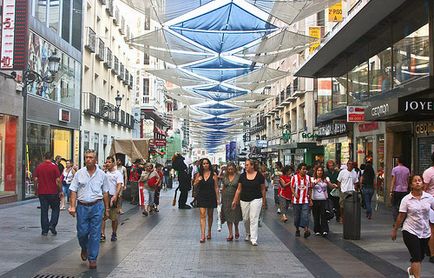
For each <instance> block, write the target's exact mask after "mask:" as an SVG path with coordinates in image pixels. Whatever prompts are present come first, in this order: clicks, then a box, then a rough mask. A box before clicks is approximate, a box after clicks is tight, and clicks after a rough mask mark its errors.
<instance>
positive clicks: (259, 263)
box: [109, 209, 313, 277]
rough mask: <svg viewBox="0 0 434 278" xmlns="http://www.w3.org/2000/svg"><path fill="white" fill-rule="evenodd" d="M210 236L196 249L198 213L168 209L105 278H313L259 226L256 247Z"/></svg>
mask: <svg viewBox="0 0 434 278" xmlns="http://www.w3.org/2000/svg"><path fill="white" fill-rule="evenodd" d="M224 228H225V227H224ZM241 231H243V228H241ZM213 232H214V234H213V238H212V240H209V241H207V242H206V243H204V244H200V243H199V239H200V230H199V211H198V210H197V209H194V210H184V211H179V210H177V209H171V210H170V212H169V213H164V218H163V219H162V221H161V222H160V223H159V224H158V225H157V226H156V227H155V228H154V229H153V230H152V231H151V232H150V233H149V234H148V235H147V236H146V237H145V238H144V239H143V240H142V241H141V242H140V244H138V246H137V247H136V248H134V250H132V251H131V253H130V254H129V255H128V256H127V257H126V258H125V259H124V260H123V261H122V262H121V263H120V264H119V266H118V267H117V268H115V269H114V270H113V272H112V273H111V274H110V275H109V277H241V276H243V277H313V276H312V275H311V274H310V272H309V271H307V269H306V268H305V267H304V266H303V264H302V263H301V262H300V261H299V260H298V259H297V258H296V257H295V256H294V255H293V254H292V253H291V252H289V250H288V249H287V248H286V247H285V246H284V245H283V244H282V243H281V241H280V240H279V239H278V238H277V237H276V236H275V235H274V234H273V233H272V231H271V230H270V229H268V228H267V227H265V226H264V227H262V228H260V234H259V239H258V243H259V246H257V247H254V246H252V245H251V244H250V243H248V242H245V241H244V240H243V237H242V238H240V240H237V241H233V242H226V236H227V232H226V230H224V231H222V232H220V233H218V232H217V231H216V223H214V227H213Z"/></svg>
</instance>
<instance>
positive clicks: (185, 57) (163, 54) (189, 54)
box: [129, 29, 214, 65]
mask: <svg viewBox="0 0 434 278" xmlns="http://www.w3.org/2000/svg"><path fill="white" fill-rule="evenodd" d="M129 43H130V44H131V45H132V46H134V47H136V48H137V49H139V50H142V51H143V52H145V53H147V54H148V55H150V56H153V57H156V58H159V59H161V60H163V61H165V62H168V63H171V64H174V65H182V64H187V63H192V62H196V61H200V60H203V59H206V58H209V57H211V56H213V55H214V54H212V53H210V52H208V51H206V50H204V49H203V48H200V47H198V46H195V45H194V44H192V43H190V42H187V41H186V40H184V39H182V38H180V37H178V36H176V35H174V34H172V32H171V31H168V30H166V29H159V30H156V31H153V32H150V33H146V34H144V35H141V36H139V37H135V38H133V39H131V40H130V41H129Z"/></svg>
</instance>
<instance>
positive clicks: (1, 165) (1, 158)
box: [0, 114, 18, 194]
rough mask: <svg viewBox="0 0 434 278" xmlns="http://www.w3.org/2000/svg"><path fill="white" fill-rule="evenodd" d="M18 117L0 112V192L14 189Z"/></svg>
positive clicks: (11, 191)
mask: <svg viewBox="0 0 434 278" xmlns="http://www.w3.org/2000/svg"><path fill="white" fill-rule="evenodd" d="M17 124H18V118H17V117H13V116H8V115H4V114H0V194H3V193H6V194H8V193H15V191H16V162H17Z"/></svg>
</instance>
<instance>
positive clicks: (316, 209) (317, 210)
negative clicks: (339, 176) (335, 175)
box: [311, 166, 337, 237]
mask: <svg viewBox="0 0 434 278" xmlns="http://www.w3.org/2000/svg"><path fill="white" fill-rule="evenodd" d="M312 187H313V188H312V195H311V196H312V202H313V206H312V214H313V223H314V224H313V231H314V232H315V235H317V236H320V235H322V236H323V237H326V236H327V235H328V233H329V224H328V221H327V214H326V208H327V207H326V205H327V202H328V193H327V188H328V187H330V188H337V185H336V184H332V183H331V182H330V179H329V177H327V176H326V175H325V173H324V167H323V166H317V167H316V168H315V170H314V172H313V178H312Z"/></svg>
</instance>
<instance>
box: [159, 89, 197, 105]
mask: <svg viewBox="0 0 434 278" xmlns="http://www.w3.org/2000/svg"><path fill="white" fill-rule="evenodd" d="M164 94H165V95H166V96H168V97H170V98H173V99H175V100H177V101H180V102H182V103H183V104H185V105H195V104H200V103H203V102H204V101H205V99H204V98H202V99H201V98H198V97H191V96H187V95H180V94H174V93H173V92H170V91H168V92H165V93H164Z"/></svg>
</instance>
